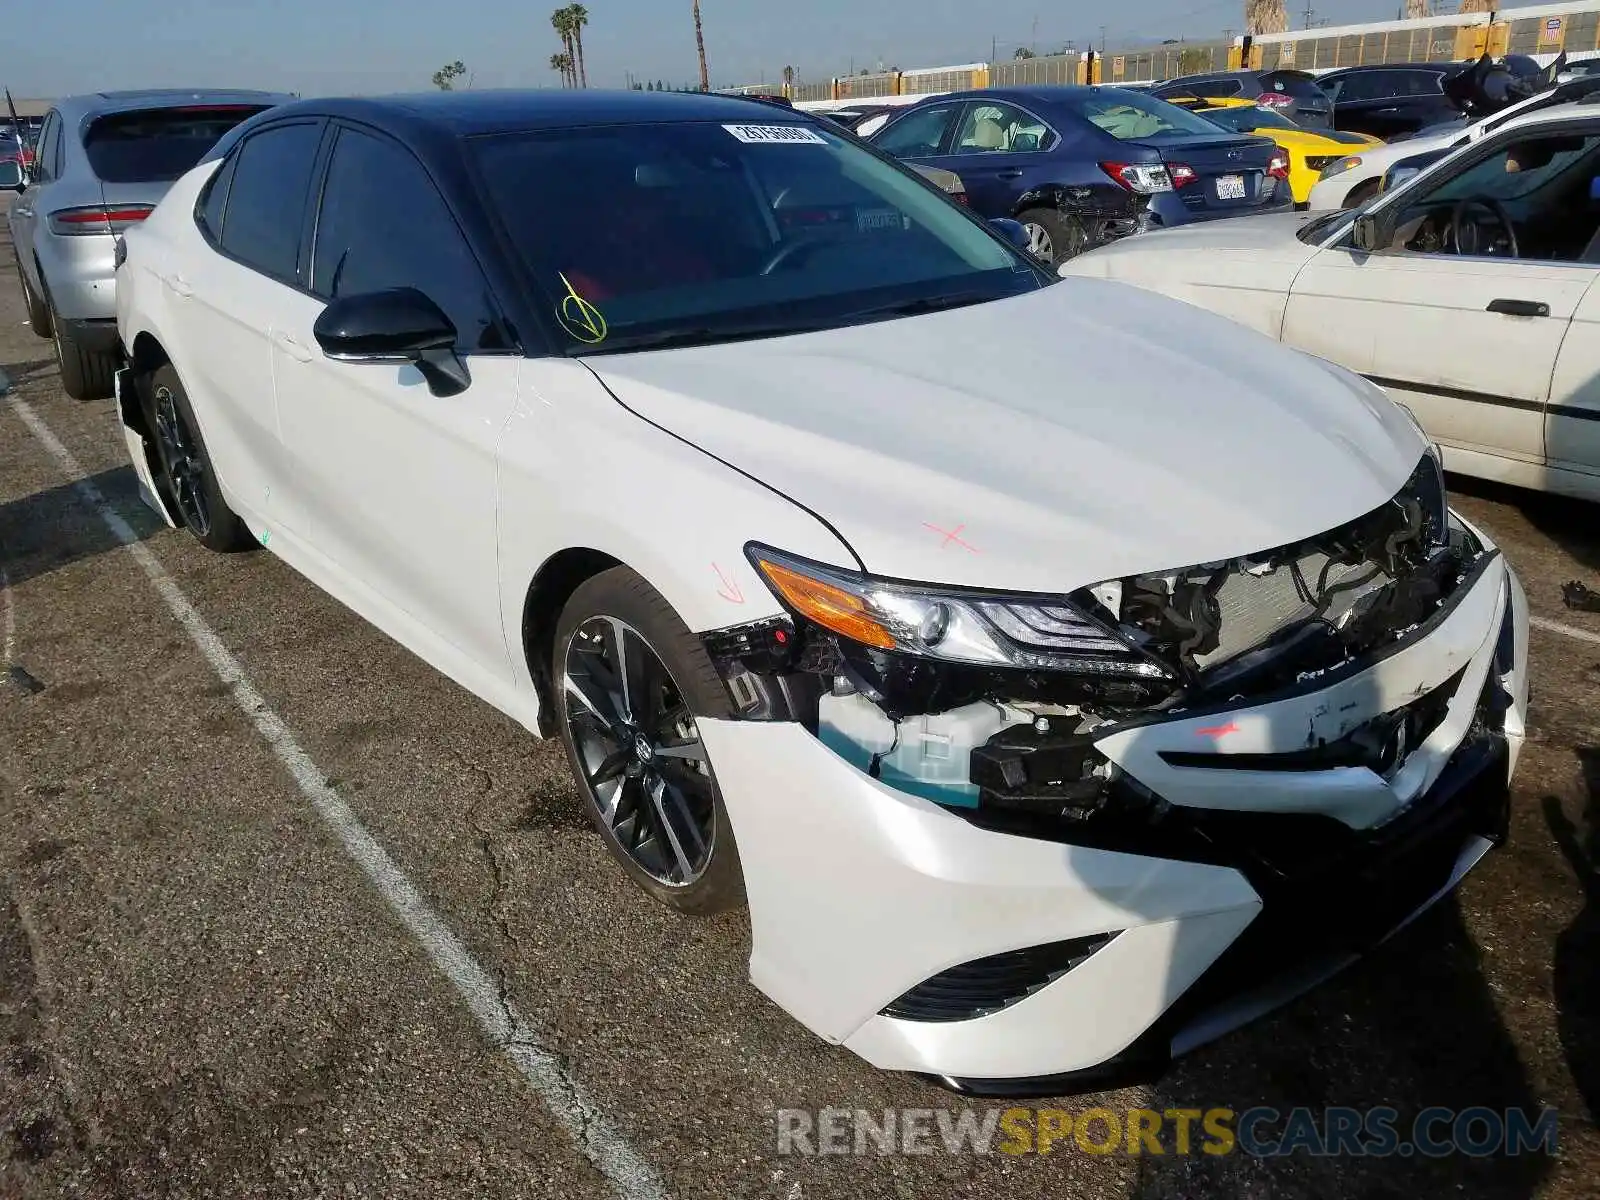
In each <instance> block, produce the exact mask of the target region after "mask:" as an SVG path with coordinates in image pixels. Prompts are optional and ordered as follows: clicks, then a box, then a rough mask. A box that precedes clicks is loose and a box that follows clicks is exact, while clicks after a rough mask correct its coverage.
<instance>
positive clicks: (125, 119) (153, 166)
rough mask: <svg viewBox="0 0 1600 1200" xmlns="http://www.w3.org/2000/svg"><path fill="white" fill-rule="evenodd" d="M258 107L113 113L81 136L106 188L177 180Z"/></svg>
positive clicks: (190, 107)
mask: <svg viewBox="0 0 1600 1200" xmlns="http://www.w3.org/2000/svg"><path fill="white" fill-rule="evenodd" d="M263 107H264V106H263V105H259V104H226V105H204V106H201V105H195V106H185V107H181V108H156V109H146V110H142V111H139V112H121V113H111V114H109V115H108V116H104V117H101V118H99V119H98V120H97V121H95V122H94V123H93V124H92V125H90V126H89V129H88V132H86V133H85V134H84V135H83V148H84V152H85V153H86V154H87V155H88V157H89V166H90V167H91V168H92V169H93V170H94V173H95V176H96V178H98V179H100V180H101V181H102V182H104V183H163V182H170V181H171V180H174V179H177V178H178V177H179V176H180V175H182V174H183V173H184V172H185V171H187V170H188V169H189V168H190V167H192V166H194V165H195V163H197V162H199V161H200V159H201V158H202V157H204V156H205V153H206V151H208V150H210V149H211V147H212V146H215V145H216V144H217V139H218V138H220V137H221V136H222V135H223V134H225V133H227V132H228V130H230V129H232V128H233V127H234V126H235V125H237V124H239V122H240V121H243V120H244V119H245V118H246V117H250V116H253V115H254V114H256V113H258V112H261V111H262V109H263Z"/></svg>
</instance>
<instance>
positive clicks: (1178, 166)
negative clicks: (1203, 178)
mask: <svg viewBox="0 0 1600 1200" xmlns="http://www.w3.org/2000/svg"><path fill="white" fill-rule="evenodd" d="M1167 178H1169V179H1171V180H1172V186H1173V187H1175V188H1182V187H1188V186H1189V185H1190V184H1191V183H1193V182H1194V181H1195V180H1197V179H1199V178H1200V173H1199V172H1198V171H1196V170H1195V169H1194V168H1193V167H1191V166H1190V165H1189V164H1188V163H1175V162H1169V163H1168V164H1167Z"/></svg>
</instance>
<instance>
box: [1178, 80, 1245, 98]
mask: <svg viewBox="0 0 1600 1200" xmlns="http://www.w3.org/2000/svg"><path fill="white" fill-rule="evenodd" d="M1183 90H1184V91H1186V92H1188V93H1189V94H1190V95H1191V96H1212V97H1226V96H1237V95H1238V94H1239V93H1240V92H1242V91H1244V83H1243V81H1241V80H1238V79H1207V80H1206V81H1205V82H1203V83H1197V84H1194V85H1193V86H1191V87H1186V88H1184V89H1183Z"/></svg>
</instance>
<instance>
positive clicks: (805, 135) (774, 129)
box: [723, 125, 828, 146]
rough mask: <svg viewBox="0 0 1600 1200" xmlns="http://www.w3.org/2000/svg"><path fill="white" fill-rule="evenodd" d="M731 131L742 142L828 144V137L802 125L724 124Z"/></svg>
mask: <svg viewBox="0 0 1600 1200" xmlns="http://www.w3.org/2000/svg"><path fill="white" fill-rule="evenodd" d="M723 128H724V129H726V130H727V131H728V132H729V133H731V134H733V136H734V137H736V138H738V139H739V140H740V141H741V142H749V143H751V144H762V143H767V142H809V143H811V144H812V145H817V146H826V145H827V144H828V142H827V139H826V138H824V137H823V136H822V135H821V134H819V133H817V132H816V131H815V130H811V129H807V128H805V127H804V126H801V125H724V126H723Z"/></svg>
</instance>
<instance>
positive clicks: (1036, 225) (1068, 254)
mask: <svg viewBox="0 0 1600 1200" xmlns="http://www.w3.org/2000/svg"><path fill="white" fill-rule="evenodd" d="M1017 220H1018V221H1020V222H1022V227H1023V228H1024V229H1026V230H1027V231H1028V252H1029V253H1030V254H1032V255H1033V256H1034V257H1035V258H1037V259H1039V260H1040V261H1041V262H1046V263H1049V264H1051V265H1052V266H1053V265H1055V264H1057V263H1064V262H1066V261H1067V259H1069V258H1076V257H1078V255H1080V254H1082V253H1083V252H1084V251H1085V250H1087V249H1088V248H1089V235H1088V233H1087V232H1085V230H1084V228H1083V222H1081V221H1079V220H1078V218H1077V217H1069V216H1067V214H1066V213H1063V212H1058V211H1057V210H1056V209H1053V208H1030V209H1029V210H1028V211H1027V212H1025V213H1023V214H1022V215H1021V216H1020V217H1018V218H1017Z"/></svg>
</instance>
